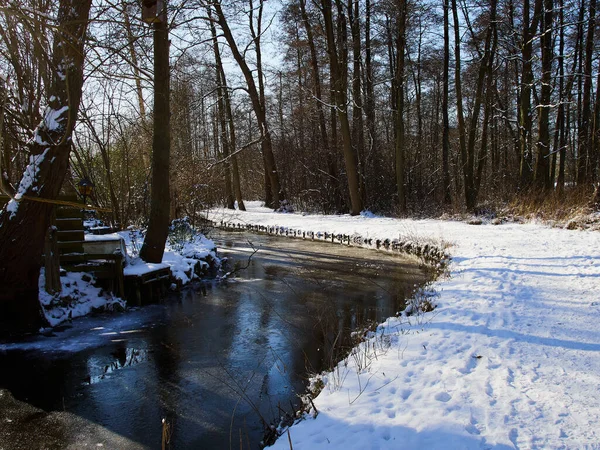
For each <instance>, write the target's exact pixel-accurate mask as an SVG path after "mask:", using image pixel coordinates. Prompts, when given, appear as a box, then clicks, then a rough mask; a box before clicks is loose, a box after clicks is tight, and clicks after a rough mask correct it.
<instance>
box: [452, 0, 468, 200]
mask: <svg viewBox="0 0 600 450" xmlns="http://www.w3.org/2000/svg"><path fill="white" fill-rule="evenodd" d="M452 16H453V19H454V61H455V67H454V86H455V89H456V115H457V118H458V139H459V145H460V163H461V165H462V167H463V179H464V185H465V186H464V187H465V192H467V190H468V186H470V185H471V180H470V179H468V176H469V171H468V170H466V169H467V164H468V158H467V142H466V131H465V116H464V111H463V96H462V75H461V63H460V29H459V24H458V23H459V22H458V8H457V5H456V0H452ZM466 197H467V196H466ZM467 207H469V206H468V205H467Z"/></svg>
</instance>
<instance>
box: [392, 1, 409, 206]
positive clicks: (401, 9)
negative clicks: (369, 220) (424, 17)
mask: <svg viewBox="0 0 600 450" xmlns="http://www.w3.org/2000/svg"><path fill="white" fill-rule="evenodd" d="M406 3H407V2H406V0H397V7H398V11H397V13H398V16H397V27H398V29H397V30H396V33H397V34H396V67H395V73H394V80H395V88H396V89H395V93H396V94H395V95H396V110H395V120H394V122H395V129H396V140H395V146H394V154H395V159H396V190H397V193H398V212H399V213H400V214H405V213H406V186H405V184H406V183H405V174H404V172H405V170H406V167H405V160H406V155H405V148H404V147H405V142H404V141H405V135H404V53H405V50H406V13H407V6H406Z"/></svg>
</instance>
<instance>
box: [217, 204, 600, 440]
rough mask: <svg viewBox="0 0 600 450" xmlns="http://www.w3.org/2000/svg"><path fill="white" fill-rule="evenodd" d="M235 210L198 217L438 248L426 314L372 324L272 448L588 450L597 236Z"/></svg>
mask: <svg viewBox="0 0 600 450" xmlns="http://www.w3.org/2000/svg"><path fill="white" fill-rule="evenodd" d="M246 207H247V208H248V211H247V212H240V211H227V210H212V211H211V212H210V218H211V219H212V220H214V221H217V222H220V221H221V220H225V221H227V222H237V223H243V224H247V223H251V224H260V225H280V226H283V227H290V228H294V229H302V230H305V231H327V232H329V233H336V234H337V233H342V234H347V235H353V234H358V235H362V236H363V237H365V238H374V239H394V238H407V237H408V238H409V239H412V240H419V239H423V240H427V239H434V240H435V241H438V242H441V241H445V242H447V243H450V244H451V247H450V248H449V249H448V250H447V251H448V252H449V253H450V254H451V255H452V262H451V264H450V276H449V277H444V278H442V279H440V280H438V281H437V282H436V283H435V284H434V288H435V290H436V291H437V293H438V296H437V297H436V298H435V303H436V304H437V308H436V309H435V311H434V312H432V313H427V314H424V315H420V316H416V317H415V316H413V317H410V318H406V317H403V318H391V319H389V320H388V321H386V322H385V323H384V324H382V325H381V326H380V327H379V329H378V332H377V336H375V337H373V338H372V339H371V341H370V342H369V344H370V345H369V349H367V347H366V346H365V344H363V346H362V348H357V349H355V352H354V354H353V355H350V357H349V358H348V359H347V360H346V361H345V362H342V363H341V364H340V365H339V366H338V368H337V369H336V370H334V371H333V372H332V373H330V374H328V375H326V376H325V377H324V381H325V387H324V389H323V390H322V391H321V393H320V395H319V396H318V397H317V398H316V399H315V400H314V403H315V405H316V408H317V410H318V412H319V413H318V415H317V418H316V419H312V418H311V417H307V418H306V420H303V421H300V422H299V423H297V424H296V425H294V426H292V427H291V428H290V429H289V436H288V433H287V432H286V433H285V435H284V436H282V437H281V438H280V439H279V441H278V442H277V443H276V444H275V446H274V448H277V449H286V450H287V449H289V448H290V444H289V442H288V439H289V438H291V442H292V444H293V448H294V450H302V449H311V450H312V449H319V448H326V449H340V448H341V449H349V448H353V449H391V448H403V449H404V448H406V449H455V448H461V449H462V448H468V449H471V448H472V449H479V448H490V449H491V448H494V449H496V448H497V449H502V448H507V449H508V448H589V449H596V448H600V429H599V428H598V424H600V325H599V324H600V233H598V232H588V231H568V230H562V229H556V228H549V227H545V226H543V225H539V224H524V225H520V224H503V225H498V226H494V225H479V226H476V225H468V224H466V223H461V222H448V221H439V220H399V219H390V218H378V217H373V216H371V215H364V216H358V217H350V216H318V215H301V214H276V213H273V212H271V210H269V209H266V208H261V207H260V204H259V203H256V202H248V203H246ZM323 245H326V244H323ZM373 348H375V350H373Z"/></svg>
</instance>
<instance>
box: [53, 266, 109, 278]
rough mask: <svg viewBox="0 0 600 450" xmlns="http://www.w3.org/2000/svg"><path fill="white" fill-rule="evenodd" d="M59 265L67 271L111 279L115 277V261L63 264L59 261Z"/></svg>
mask: <svg viewBox="0 0 600 450" xmlns="http://www.w3.org/2000/svg"><path fill="white" fill-rule="evenodd" d="M61 267H63V268H66V269H67V270H68V271H69V272H85V273H91V274H93V275H94V276H95V277H96V278H97V279H101V280H104V279H112V278H115V261H102V262H95V263H90V262H88V263H86V264H76V265H72V266H69V265H67V266H65V265H63V264H62V262H61Z"/></svg>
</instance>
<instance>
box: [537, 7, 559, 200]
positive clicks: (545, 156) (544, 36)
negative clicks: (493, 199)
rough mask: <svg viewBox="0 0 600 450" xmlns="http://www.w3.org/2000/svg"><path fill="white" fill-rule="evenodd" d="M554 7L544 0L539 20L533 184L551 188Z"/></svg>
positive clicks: (541, 187)
mask: <svg viewBox="0 0 600 450" xmlns="http://www.w3.org/2000/svg"><path fill="white" fill-rule="evenodd" d="M553 8H554V5H553V2H552V0H544V14H543V15H542V20H541V21H540V33H541V47H542V78H541V81H542V87H541V95H540V102H541V105H539V106H538V142H537V161H536V166H535V178H534V180H535V185H536V187H537V188H539V189H543V190H545V191H548V190H550V189H552V185H551V183H550V159H549V158H550V101H551V98H550V97H551V95H552V58H553V56H554V55H553V53H554V52H553V50H552V45H553V44H552V25H553V23H552V22H553V12H552V9H553Z"/></svg>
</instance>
